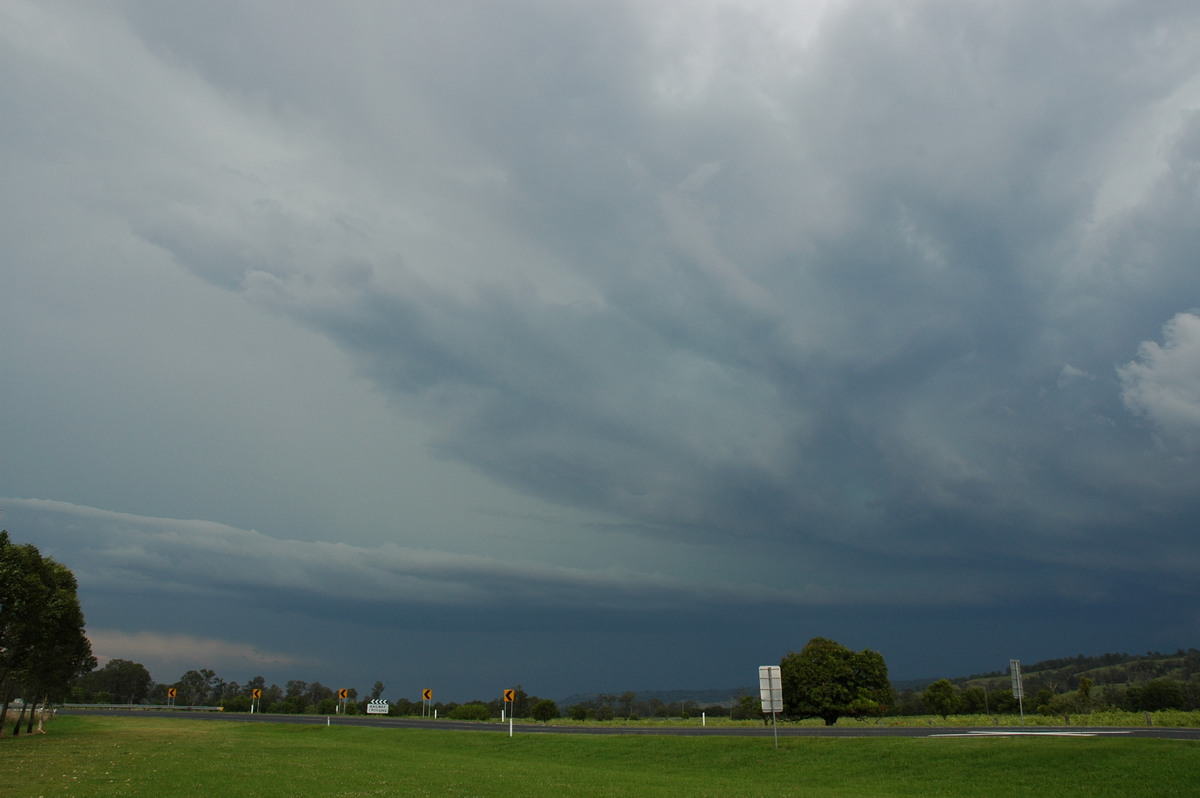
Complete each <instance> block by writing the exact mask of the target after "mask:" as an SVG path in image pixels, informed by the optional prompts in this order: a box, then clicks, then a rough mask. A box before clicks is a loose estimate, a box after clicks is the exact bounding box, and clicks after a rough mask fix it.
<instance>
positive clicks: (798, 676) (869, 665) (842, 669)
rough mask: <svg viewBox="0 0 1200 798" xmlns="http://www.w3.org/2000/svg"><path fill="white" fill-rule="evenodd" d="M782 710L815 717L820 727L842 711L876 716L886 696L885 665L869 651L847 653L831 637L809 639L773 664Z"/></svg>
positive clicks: (888, 689) (888, 688)
mask: <svg viewBox="0 0 1200 798" xmlns="http://www.w3.org/2000/svg"><path fill="white" fill-rule="evenodd" d="M779 665H780V677H781V680H782V682H783V712H784V714H785V715H787V716H789V717H793V718H821V719H822V720H824V721H825V725H826V726H832V725H833V724H835V723H837V719H838V718H840V717H842V716H843V715H849V716H851V717H860V718H861V717H864V716H869V715H879V714H882V712H883V710H884V709H885V708H886V706H887V705H888V704H890V703H891V700H892V685H891V682H889V681H888V673H887V664H886V663H885V662H884V661H883V656H882V655H880V654H878V653H877V652H874V651H871V650H870V649H864V650H862V651H851V650H850V649H848V648H846V647H845V646H843V645H841V644H840V643H837V642H836V641H833V640H829V639H828V638H824V637H814V638H813V639H812V640H809V641H808V643H807V644H806V645H805V646H804V648H803V649H801V650H800V651H799V652H790V653H788V655H787V656H785V657H784V658H783V660H782V661H781V662H780V663H779Z"/></svg>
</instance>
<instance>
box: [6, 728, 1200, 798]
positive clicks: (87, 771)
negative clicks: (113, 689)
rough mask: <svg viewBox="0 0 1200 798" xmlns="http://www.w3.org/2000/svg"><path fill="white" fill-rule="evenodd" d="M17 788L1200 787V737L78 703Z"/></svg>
mask: <svg viewBox="0 0 1200 798" xmlns="http://www.w3.org/2000/svg"><path fill="white" fill-rule="evenodd" d="M46 729H47V734H45V735H31V736H22V737H18V738H5V739H3V740H0V795H5V796H17V797H21V796H63V795H78V796H133V795H146V796H193V795H201V794H220V795H229V796H296V795H323V796H368V795H406V796H407V795H411V796H433V795H438V796H522V798H539V797H540V796H550V795H554V796H561V795H562V794H564V793H566V792H569V793H570V794H572V795H582V796H621V795H631V796H632V795H636V796H648V797H650V798H653V797H654V796H677V795H687V796H697V797H699V798H706V797H707V796H713V797H714V798H715V797H716V796H733V797H735V798H736V797H738V796H746V797H749V796H772V798H777V797H778V796H781V795H782V796H788V795H801V794H803V795H805V796H913V795H922V796H925V795H954V796H977V795H978V796H992V795H997V794H1005V795H1035V794H1037V795H1055V796H1073V795H1080V796H1083V795H1086V796H1118V795H1120V796H1127V795H1155V796H1173V795H1196V794H1197V787H1196V785H1197V784H1200V744H1198V743H1196V742H1190V741H1178V740H1153V739H1129V738H1121V737H1110V736H1099V737H1068V738H1062V737H1037V738H1011V737H986V738H962V737H956V738H938V739H928V738H925V739H911V738H814V739H809V738H805V739H798V738H783V739H781V740H780V741H779V746H780V747H779V749H775V748H774V745H773V742H772V740H771V738H769V737H758V738H737V737H661V736H636V735H603V736H580V735H548V734H531V733H525V734H517V735H516V736H515V737H511V738H510V737H508V736H507V735H506V734H502V733H495V732H489V733H471V732H454V731H444V730H399V729H387V728H369V727H352V726H338V725H333V726H325V725H324V724H319V725H316V724H314V725H291V724H269V723H240V722H235V721H219V722H215V721H197V720H186V719H156V718H110V717H86V716H62V717H60V718H59V719H57V720H55V721H53V722H50V723H48V724H47V726H46Z"/></svg>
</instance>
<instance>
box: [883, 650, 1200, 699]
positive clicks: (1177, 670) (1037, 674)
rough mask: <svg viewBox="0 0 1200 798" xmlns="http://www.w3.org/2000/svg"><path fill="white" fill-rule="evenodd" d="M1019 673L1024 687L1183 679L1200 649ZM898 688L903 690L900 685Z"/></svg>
mask: <svg viewBox="0 0 1200 798" xmlns="http://www.w3.org/2000/svg"><path fill="white" fill-rule="evenodd" d="M1021 675H1022V678H1023V680H1024V682H1025V688H1026V690H1038V689H1041V688H1042V687H1050V688H1052V689H1055V690H1056V691H1057V690H1070V689H1075V688H1076V687H1078V686H1079V680H1080V679H1082V678H1084V677H1087V678H1089V679H1091V680H1092V682H1093V684H1095V685H1096V686H1098V687H1103V686H1105V685H1133V684H1141V683H1143V682H1148V681H1151V680H1154V679H1169V680H1171V681H1179V682H1186V681H1190V680H1192V679H1193V678H1197V677H1200V651H1197V650H1196V649H1194V648H1189V649H1187V650H1186V651H1184V650H1183V649H1179V650H1178V651H1176V652H1175V653H1174V654H1163V653H1160V652H1157V651H1148V652H1146V653H1145V654H1099V655H1096V656H1091V657H1088V656H1084V655H1083V654H1080V655H1079V656H1076V657H1063V658H1060V659H1047V660H1042V661H1041V662H1034V663H1029V664H1027V663H1024V662H1022V663H1021ZM934 681H936V679H929V680H927V681H924V680H916V681H913V682H911V683H906V685H907V689H914V690H915V689H923V688H924V687H926V686H927V685H929V684H932V683H933V682H934ZM950 681H952V682H954V683H955V684H958V685H960V686H962V687H984V688H986V689H988V690H993V689H997V688H1007V687H1008V686H1009V685H1010V684H1011V677H1010V676H1009V674H1008V671H1007V670H1004V671H991V672H989V673H979V674H975V675H973V676H962V677H959V678H956V679H951V680H950ZM896 689H897V690H901V689H906V688H902V687H900V686H899V685H897V686H896Z"/></svg>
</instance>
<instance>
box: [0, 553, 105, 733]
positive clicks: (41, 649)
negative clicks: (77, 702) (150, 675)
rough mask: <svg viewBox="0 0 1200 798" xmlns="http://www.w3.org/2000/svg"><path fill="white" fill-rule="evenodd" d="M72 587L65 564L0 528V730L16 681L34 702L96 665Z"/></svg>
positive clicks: (14, 730)
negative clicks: (21, 542)
mask: <svg viewBox="0 0 1200 798" xmlns="http://www.w3.org/2000/svg"><path fill="white" fill-rule="evenodd" d="M76 589H77V585H76V582H75V576H74V574H72V573H71V571H70V569H68V568H67V567H66V566H63V565H61V564H59V563H57V562H55V561H54V560H53V559H52V558H49V557H43V556H42V555H41V553H40V552H39V551H38V550H37V547H35V546H33V545H31V544H28V543H26V544H21V545H18V544H14V543H13V542H12V540H11V539H10V538H9V535H8V532H7V531H4V530H0V730H2V728H3V724H4V722H5V720H6V716H7V711H8V704H9V701H10V700H11V699H12V697H13V694H14V692H15V690H16V688H17V686H18V685H20V686H21V687H22V688H23V692H24V693H25V698H27V699H32V700H33V701H34V702H36V701H37V700H38V699H39V698H40V699H44V698H46V697H47V695H49V694H50V693H62V692H65V691H66V689H67V687H68V685H69V683H70V681H71V680H72V679H74V678H75V677H76V676H78V675H79V674H81V673H83V672H86V671H88V670H91V669H92V668H93V667H95V664H96V662H95V660H94V659H92V651H91V644H90V643H89V642H88V640H87V636H86V635H85V634H84V629H83V611H82V610H81V609H80V606H79V599H78V596H77V594H76ZM28 703H29V702H28V701H27V702H26V703H25V704H22V707H24V706H26V705H27V704H28ZM22 713H23V710H22ZM32 720H33V719H32V715H31V716H30V727H32ZM20 724H21V716H18V718H17V725H16V727H15V728H14V729H13V733H14V734H17V733H19V731H20Z"/></svg>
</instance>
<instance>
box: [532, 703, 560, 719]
mask: <svg viewBox="0 0 1200 798" xmlns="http://www.w3.org/2000/svg"><path fill="white" fill-rule="evenodd" d="M530 716H531V717H532V718H533V719H534V720H540V721H541V722H542V723H545V722H546V721H549V720H554V719H555V718H557V717H558V704H556V703H554V702H553V701H551V700H550V699H549V698H543V699H542V700H541V701H538V702H537V703H536V704H534V705H533V709H532V710H530Z"/></svg>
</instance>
